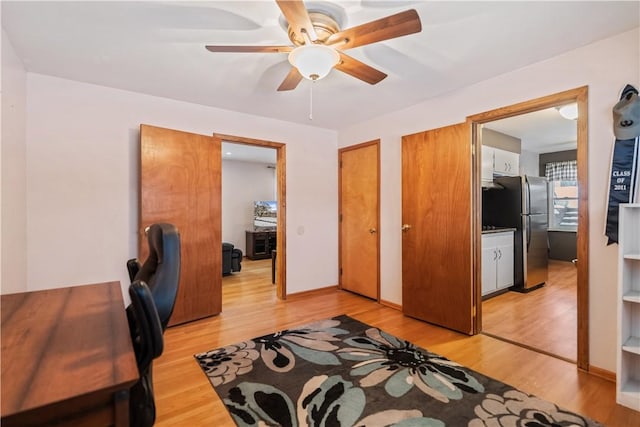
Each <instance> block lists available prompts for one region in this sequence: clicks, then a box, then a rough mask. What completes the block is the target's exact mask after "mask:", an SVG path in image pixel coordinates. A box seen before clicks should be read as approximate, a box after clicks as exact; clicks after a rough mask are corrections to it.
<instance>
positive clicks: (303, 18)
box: [276, 0, 318, 43]
mask: <svg viewBox="0 0 640 427" xmlns="http://www.w3.org/2000/svg"><path fill="white" fill-rule="evenodd" d="M276 3H278V6H279V7H280V10H281V11H282V14H283V15H284V17H285V19H286V20H287V22H288V23H289V26H291V28H292V29H293V32H294V33H295V34H296V38H298V39H299V40H300V42H301V43H304V41H305V40H304V37H303V36H302V33H303V32H306V33H307V35H308V36H309V40H311V41H312V42H313V41H316V40H317V39H318V36H317V35H316V30H315V29H314V28H313V24H312V23H311V18H310V17H309V12H307V8H306V7H305V6H304V3H303V1H302V0H276ZM303 29H304V30H305V31H302V30H303Z"/></svg>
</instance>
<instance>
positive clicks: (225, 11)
mask: <svg viewBox="0 0 640 427" xmlns="http://www.w3.org/2000/svg"><path fill="white" fill-rule="evenodd" d="M323 3H324V5H325V6H323ZM306 5H307V7H308V8H326V2H313V3H312V2H307V3H306ZM639 6H640V2H638V1H623V2H612V1H603V2H595V1H586V2H580V1H569V2H559V1H552V2H538V1H530V2H484V1H471V2H460V1H439V2H436V1H402V0H396V1H374V0H360V1H332V2H331V8H332V10H334V11H337V12H338V14H339V15H342V18H343V19H344V21H345V22H344V24H343V28H348V27H352V26H355V25H359V24H362V23H365V22H369V21H372V20H375V19H379V18H382V17H385V16H388V15H391V14H394V13H397V12H400V11H403V10H406V9H409V8H414V9H416V10H417V11H418V14H419V15H420V18H421V21H422V32H421V33H418V34H413V35H409V36H405V37H401V38H397V39H393V40H389V41H384V42H380V43H376V44H373V45H369V46H364V47H359V48H355V49H352V50H349V51H348V54H349V55H351V56H353V57H355V58H356V59H359V60H361V61H363V62H365V63H367V64H370V65H372V66H374V67H376V68H378V69H380V70H381V71H383V72H385V73H387V74H388V75H389V77H387V78H386V79H385V80H383V81H382V82H381V83H379V84H377V85H375V86H371V85H368V84H366V83H363V82H361V81H359V80H357V79H355V78H353V77H350V76H348V75H346V74H343V73H341V72H338V71H336V70H334V71H332V72H331V73H330V75H329V76H328V77H326V78H325V79H323V80H321V81H319V82H317V83H315V84H314V89H313V121H309V118H308V116H309V104H310V102H309V101H310V99H309V89H310V86H311V83H310V82H308V81H303V82H302V83H301V84H300V85H299V86H298V88H297V89H296V90H294V91H290V92H277V91H276V88H277V87H278V86H279V84H280V83H281V81H282V80H283V79H284V77H285V75H286V74H287V72H288V70H289V65H288V63H287V57H286V54H283V53H278V54H273V53H211V52H208V51H207V50H205V48H204V45H206V44H220V45H222V44H242V45H271V44H276V45H280V44H282V45H288V44H289V40H288V38H287V35H286V33H285V31H284V30H283V29H282V27H281V25H280V24H279V19H280V15H281V13H280V9H279V8H278V7H277V5H276V3H275V1H272V0H264V1H154V2H131V1H123V2H114V1H106V2H95V1H83V2H81V1H70V2H56V1H45V2H32V1H16V2H14V1H6V0H4V1H2V3H1V7H2V26H3V28H4V30H5V31H6V34H7V35H8V37H9V39H10V41H11V43H12V45H13V47H14V49H15V51H16V52H17V54H18V56H19V57H20V58H21V59H22V61H23V63H24V65H25V68H26V69H27V71H29V72H34V73H41V74H47V75H52V76H58V77H63V78H67V79H72V80H77V81H82V82H87V83H94V84H98V85H103V86H109V87H114V88H119V89H124V90H130V91H135V92H141V93H146V94H150V95H155V96H161V97H166V98H171V99H176V100H182V101H187V102H192V103H197V104H202V105H210V106H214V107H220V108H224V109H228V110H234V111H241V112H246V113H251V114H257V115H261V116H266V117H273V118H278V119H282V120H287V121H292V122H298V123H304V124H311V125H314V126H320V127H325V128H330V129H336V130H339V129H342V128H344V127H346V126H349V125H350V124H352V123H355V122H358V121H362V120H366V119H370V118H372V117H375V116H378V115H380V114H383V113H385V112H387V111H390V110H397V109H401V108H404V107H408V106H410V105H413V104H416V103H419V102H421V101H423V100H425V99H428V98H430V97H434V96H437V95H441V94H443V93H446V92H449V91H452V90H455V89H458V88H461V87H464V86H467V85H470V84H472V83H475V82H478V81H482V80H485V79H487V78H489V77H493V76H496V75H499V74H502V73H505V72H509V71H511V70H514V69H517V68H520V67H523V66H526V65H528V64H531V63H534V62H537V61H540V60H543V59H545V58H548V57H551V56H554V55H558V54H560V53H562V52H565V51H568V50H571V49H574V48H577V47H579V46H583V45H586V44H589V43H592V42H594V41H596V40H599V39H602V38H606V37H610V36H613V35H615V34H618V33H621V32H624V31H628V30H630V29H633V28H635V27H638V26H639V25H640V7H639ZM612 66H614V65H613V64H612Z"/></svg>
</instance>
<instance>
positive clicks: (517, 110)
mask: <svg viewBox="0 0 640 427" xmlns="http://www.w3.org/2000/svg"><path fill="white" fill-rule="evenodd" d="M572 103H575V104H576V105H577V109H578V113H579V114H578V117H577V120H576V122H575V126H576V128H575V129H576V147H575V149H576V164H577V189H578V191H577V204H578V207H577V217H576V219H577V218H579V221H578V223H577V227H576V230H577V232H576V241H577V243H576V249H575V250H576V253H577V256H576V259H575V262H574V263H569V264H568V265H567V264H560V265H559V264H558V263H556V262H555V261H552V262H551V269H550V270H549V271H550V275H551V276H550V278H549V280H554V281H556V282H562V281H566V282H571V281H572V280H575V291H573V292H574V295H575V300H574V301H575V303H576V304H575V307H576V319H575V326H572V329H573V334H572V335H573V337H575V338H576V344H577V345H576V347H575V349H573V350H569V351H575V354H574V357H567V356H566V355H564V354H556V353H557V352H558V351H561V350H558V349H554V348H553V346H551V347H549V348H550V350H546V349H545V348H539V347H540V344H535V343H534V344H533V345H531V344H528V343H526V342H518V339H515V340H514V339H512V338H506V340H508V341H511V342H515V343H517V344H520V345H523V346H525V347H529V348H532V349H534V350H537V351H540V352H543V353H546V354H550V355H554V356H559V357H560V358H563V359H566V360H571V361H576V363H577V366H578V368H580V369H584V370H588V366H589V363H588V355H589V351H588V342H589V340H588V338H589V337H588V330H589V329H588V206H587V193H588V191H587V185H588V183H587V132H586V130H587V88H586V87H581V88H577V89H573V90H569V91H566V92H561V93H558V94H554V95H550V96H547V97H543V98H539V99H535V100H532V101H527V102H524V103H521V104H516V105H513V106H509V107H504V108H500V109H497V110H493V111H489V112H486V113H481V114H478V115H475V116H471V117H469V120H470V122H471V124H472V135H473V146H474V150H475V152H476V153H480V152H481V148H482V143H483V141H482V129H483V127H491V126H492V125H491V124H492V123H499V122H497V121H500V120H504V119H508V118H514V117H516V116H517V117H520V116H523V115H526V114H533V113H535V112H541V111H543V110H546V109H549V108H555V107H560V106H564V105H567V104H572ZM494 127H498V126H494ZM480 157H481V156H476V161H475V165H474V166H475V168H476V173H475V174H474V177H475V188H474V220H475V224H476V230H478V232H477V233H476V234H475V241H476V245H475V247H476V248H478V249H477V250H476V252H475V257H476V266H480V265H483V264H482V261H483V257H482V251H480V250H479V248H481V247H482V234H481V230H482V225H483V221H482V212H483V205H482V201H483V197H482V194H483V190H482V186H481V179H480V176H481V174H480V169H481V159H480ZM496 191H499V190H496ZM552 194H553V193H552ZM549 206H551V209H553V208H554V206H553V204H551V205H549ZM484 225H486V224H484ZM525 235H526V234H525ZM567 267H569V268H567ZM483 268H484V266H483ZM478 270H479V269H476V272H475V277H476V283H477V284H479V283H480V282H481V272H480V271H478ZM561 275H563V277H564V278H566V277H569V278H568V279H566V280H565V279H561V278H560V276H561ZM572 276H573V277H575V279H572V278H571V277H572ZM554 288H555V289H553V290H557V289H558V288H559V287H554ZM551 289H552V288H551V286H548V287H547V289H544V286H543V287H542V288H538V289H535V290H533V291H532V292H530V295H531V296H534V295H535V296H540V295H542V294H543V293H544V292H547V291H549V290H551ZM540 290H543V292H540V293H538V294H537V295H536V294H535V293H536V292H538V291H540ZM568 292H569V294H570V293H571V292H572V291H571V290H569V291H568ZM482 293H483V292H482V290H481V288H480V286H476V298H477V301H481V300H482V298H483V296H482ZM509 293H512V292H509ZM514 294H515V293H514ZM504 295H505V296H506V297H509V295H507V294H504ZM521 295H528V294H525V293H523V294H521ZM513 296H514V297H517V296H518V295H513ZM506 297H503V296H502V295H499V296H497V297H496V298H502V299H504V300H505V302H504V304H507V303H509V302H508V301H506V300H507V299H508V298H506ZM553 298H554V297H553V295H552V296H550V297H549V300H553ZM492 299H494V298H491V299H489V300H486V301H485V302H483V303H482V304H478V306H479V307H480V310H479V311H478V323H477V325H478V331H477V332H484V333H487V334H490V335H493V336H496V337H498V338H503V339H504V337H502V336H501V335H507V333H506V332H505V331H504V327H505V326H506V327H508V326H509V325H508V321H503V322H498V321H496V320H495V312H494V311H493V309H494V306H497V305H499V304H496V302H497V300H495V301H493V303H492V302H491V300H492ZM531 304H534V305H535V304H536V303H531ZM531 304H530V305H531ZM538 304H541V303H539V302H538ZM485 309H486V313H484V311H485ZM531 309H532V310H536V309H539V311H538V313H537V316H536V319H537V320H536V321H537V322H539V323H538V324H539V329H540V330H544V329H545V328H548V329H553V328H555V326H554V325H553V324H546V325H545V324H543V323H542V321H543V320H544V310H545V309H544V308H543V307H542V306H540V305H538V306H537V307H531ZM518 314H522V313H518ZM485 318H486V319H485ZM485 320H486V322H485ZM530 322H531V321H529V323H530ZM499 326H501V327H502V328H503V330H502V331H501V330H500V329H499ZM491 329H493V330H494V332H493V333H492V331H491ZM534 329H535V328H534ZM496 331H497V332H496ZM543 335H544V334H543ZM517 336H518V335H517V334H516V335H513V336H512V337H517ZM558 339H559V340H562V339H565V338H562V337H560V338H558Z"/></svg>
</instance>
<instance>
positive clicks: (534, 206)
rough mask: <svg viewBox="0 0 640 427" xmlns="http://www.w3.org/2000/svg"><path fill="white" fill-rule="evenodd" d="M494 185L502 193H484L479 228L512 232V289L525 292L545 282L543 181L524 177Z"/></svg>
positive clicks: (504, 179)
mask: <svg viewBox="0 0 640 427" xmlns="http://www.w3.org/2000/svg"><path fill="white" fill-rule="evenodd" d="M494 182H495V183H496V184H499V185H500V186H501V187H502V189H492V190H488V191H486V192H484V194H483V224H484V223H488V222H491V223H492V224H491V225H495V226H498V227H513V228H515V229H516V232H515V233H514V275H515V277H514V286H513V288H512V289H513V290H516V291H521V292H528V291H530V290H533V289H535V288H537V287H539V286H542V285H543V284H544V283H545V282H546V281H547V278H548V260H549V258H548V257H549V240H548V237H547V228H548V216H547V206H548V202H547V199H548V192H547V188H548V186H547V179H546V178H541V177H536V176H527V175H525V176H513V177H501V178H496V179H495V180H494ZM485 205H487V206H485ZM485 214H486V216H487V217H486V218H485Z"/></svg>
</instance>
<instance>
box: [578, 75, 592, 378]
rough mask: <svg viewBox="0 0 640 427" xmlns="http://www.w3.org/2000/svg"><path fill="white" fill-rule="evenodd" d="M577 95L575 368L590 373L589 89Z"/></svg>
mask: <svg viewBox="0 0 640 427" xmlns="http://www.w3.org/2000/svg"><path fill="white" fill-rule="evenodd" d="M582 89H583V90H582V91H581V92H579V93H578V94H577V95H576V102H577V104H578V152H577V157H578V233H577V235H576V239H577V243H576V246H577V254H578V265H577V267H578V271H577V273H578V288H577V299H578V356H577V357H578V362H577V363H578V368H580V369H584V370H586V371H589V369H590V366H589V161H588V153H589V149H588V148H589V146H588V141H589V139H588V138H589V136H588V135H589V131H588V123H589V120H588V119H589V116H588V111H589V108H588V93H589V92H588V88H587V86H584V87H583V88H582Z"/></svg>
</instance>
